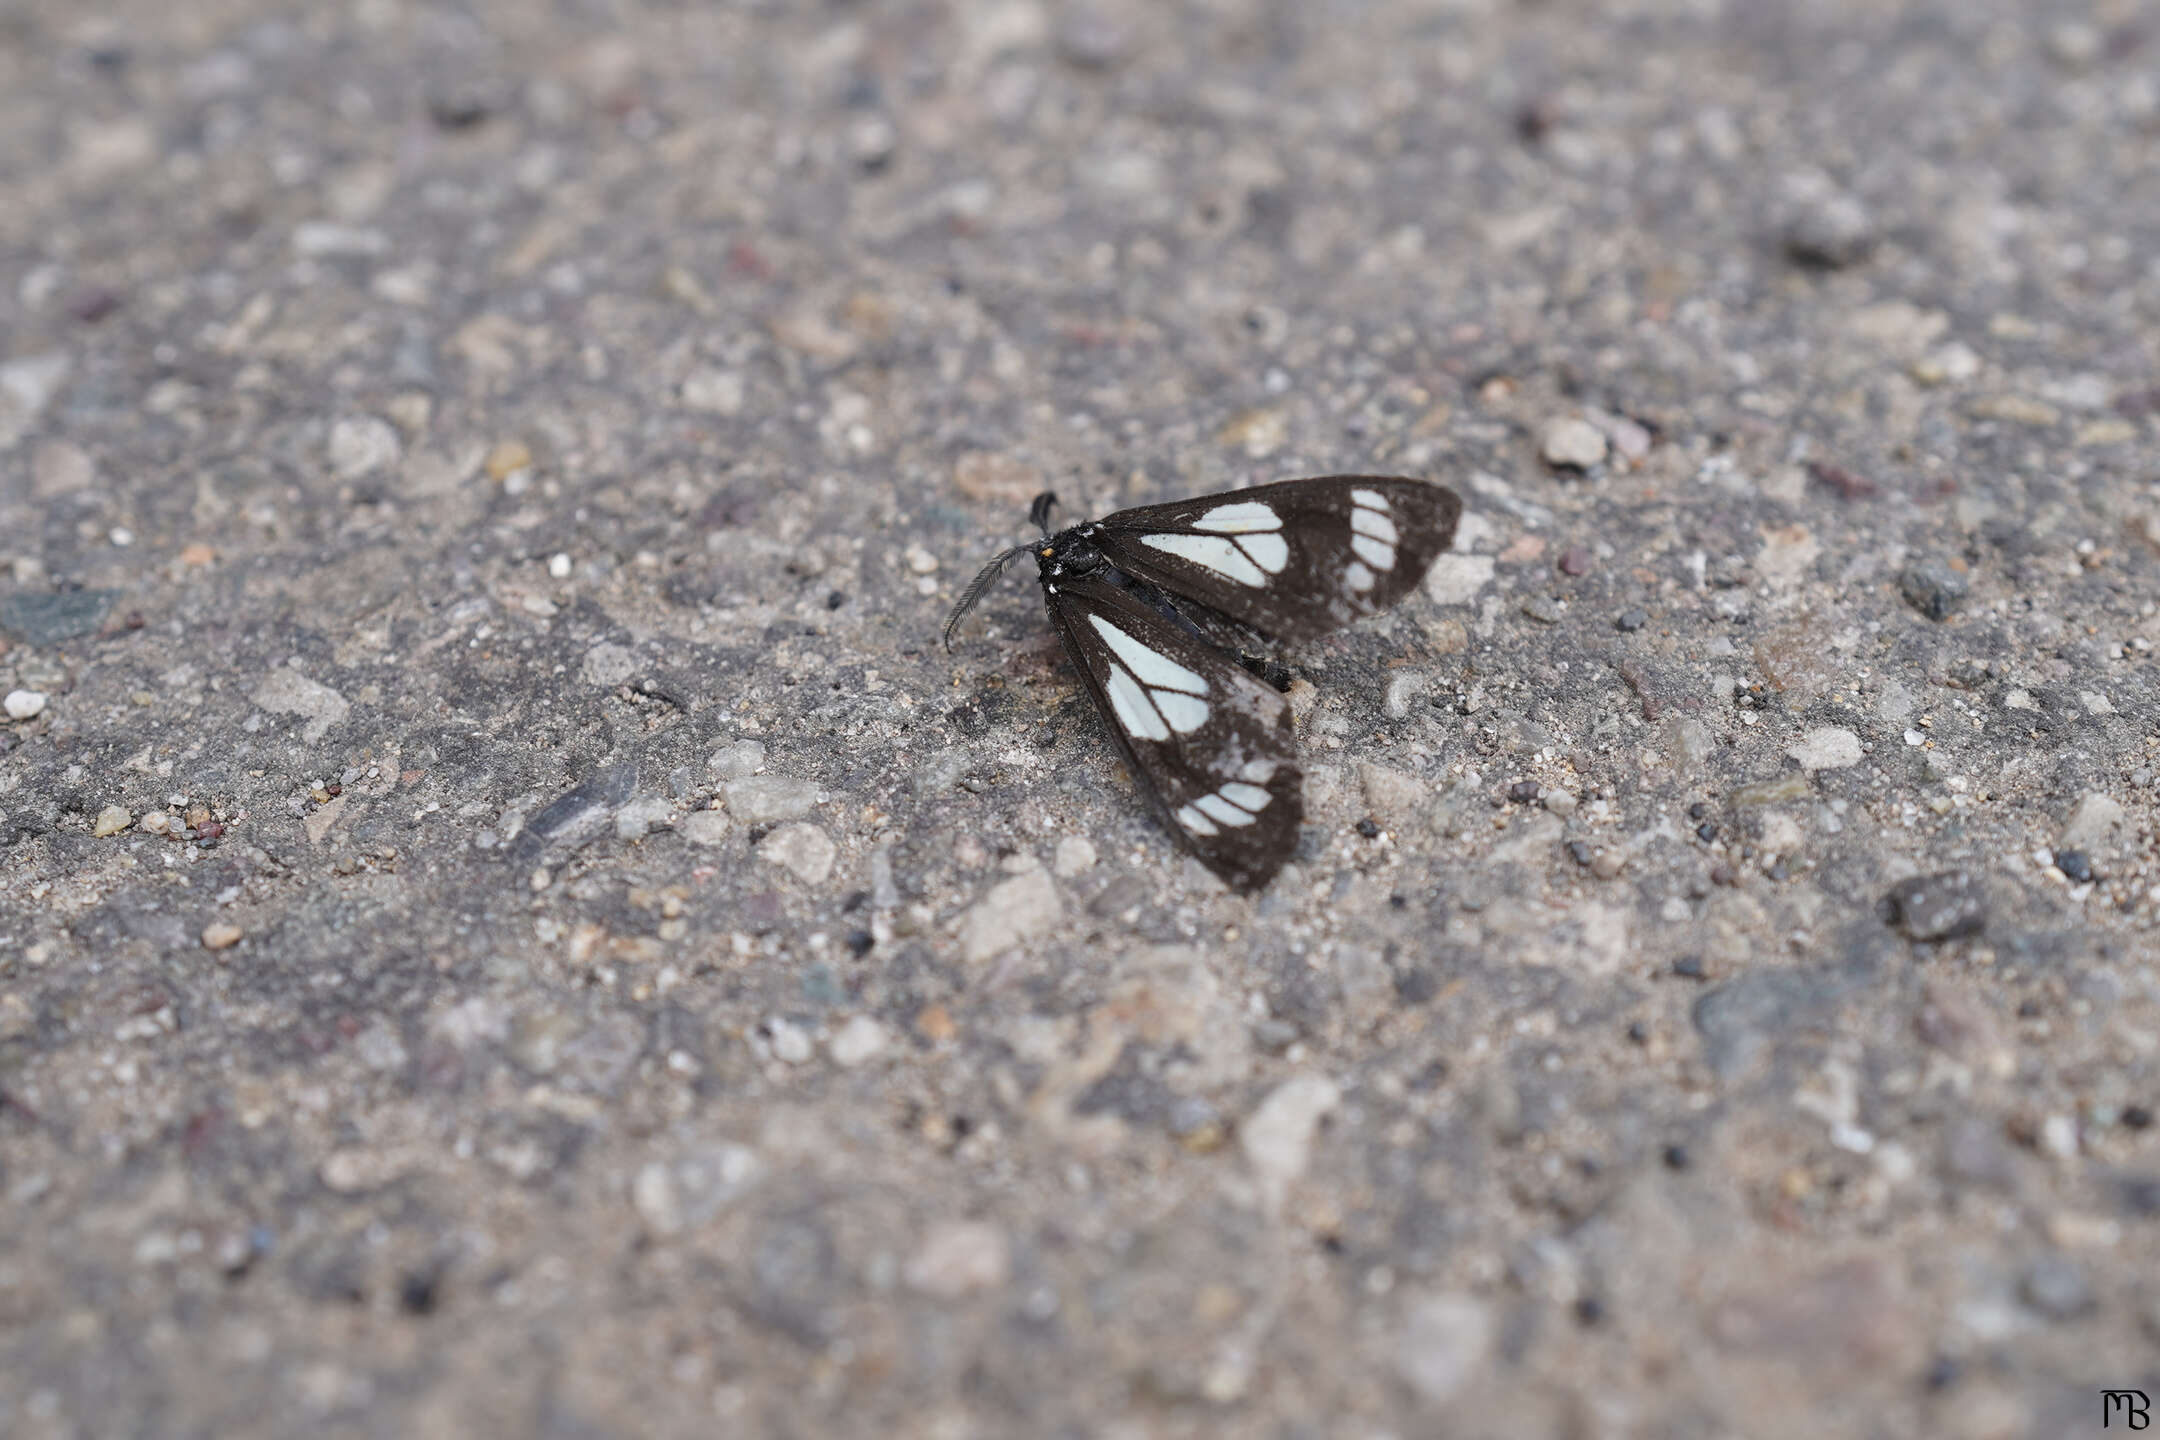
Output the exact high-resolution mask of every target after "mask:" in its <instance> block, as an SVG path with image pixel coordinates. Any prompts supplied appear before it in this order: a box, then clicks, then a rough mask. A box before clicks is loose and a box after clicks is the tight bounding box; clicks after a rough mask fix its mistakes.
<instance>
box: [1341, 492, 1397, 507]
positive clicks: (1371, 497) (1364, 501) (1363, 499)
mask: <svg viewBox="0 0 2160 1440" xmlns="http://www.w3.org/2000/svg"><path fill="white" fill-rule="evenodd" d="M1350 500H1351V503H1352V504H1355V505H1363V506H1365V507H1366V508H1367V509H1370V510H1385V509H1387V508H1388V503H1387V496H1385V495H1382V494H1381V493H1380V492H1379V491H1377V490H1352V491H1351V492H1350Z"/></svg>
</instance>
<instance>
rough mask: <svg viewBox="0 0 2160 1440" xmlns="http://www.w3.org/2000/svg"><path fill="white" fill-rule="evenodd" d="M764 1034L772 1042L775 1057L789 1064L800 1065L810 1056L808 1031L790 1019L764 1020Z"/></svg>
mask: <svg viewBox="0 0 2160 1440" xmlns="http://www.w3.org/2000/svg"><path fill="white" fill-rule="evenodd" d="M765 1035H766V1038H767V1039H768V1040H769V1041H770V1042H771V1044H772V1053H773V1055H774V1057H775V1058H776V1059H779V1060H782V1061H785V1062H786V1063H787V1064H790V1065H800V1064H802V1063H803V1061H805V1060H808V1059H809V1058H810V1054H811V1051H810V1032H809V1031H807V1030H805V1029H803V1027H802V1026H800V1025H797V1024H796V1023H795V1022H794V1021H792V1020H781V1019H778V1018H775V1019H772V1020H768V1021H766V1022H765Z"/></svg>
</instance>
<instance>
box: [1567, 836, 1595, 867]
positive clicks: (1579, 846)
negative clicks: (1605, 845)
mask: <svg viewBox="0 0 2160 1440" xmlns="http://www.w3.org/2000/svg"><path fill="white" fill-rule="evenodd" d="M1567 853H1568V855H1569V857H1570V858H1572V859H1573V860H1574V861H1575V863H1576V864H1577V865H1588V864H1589V863H1590V862H1591V861H1592V860H1594V859H1596V858H1597V855H1596V853H1595V852H1594V851H1592V850H1591V848H1590V842H1589V841H1587V840H1570V841H1568V847H1567Z"/></svg>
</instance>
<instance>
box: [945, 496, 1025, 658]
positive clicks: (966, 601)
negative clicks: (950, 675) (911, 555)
mask: <svg viewBox="0 0 2160 1440" xmlns="http://www.w3.org/2000/svg"><path fill="white" fill-rule="evenodd" d="M1037 503H1038V504H1040V503H1041V502H1040V501H1038V502H1037ZM1033 548H1035V547H1034V546H1033V545H1032V544H1028V545H1015V546H1013V547H1012V549H1010V550H1007V551H1005V552H1004V553H1003V554H1001V555H999V556H998V557H997V559H995V560H992V561H991V562H990V563H989V564H988V565H985V566H983V568H982V573H981V574H979V575H977V576H976V577H975V578H974V579H973V580H970V581H968V587H967V589H965V590H963V591H961V592H960V603H959V604H957V605H955V606H953V608H952V614H950V615H948V616H946V617H945V648H946V650H947V651H950V650H951V649H952V637H953V632H954V631H955V630H958V629H959V628H960V622H961V621H962V620H965V619H967V613H968V611H970V610H972V609H974V608H975V602H976V601H978V600H980V599H982V597H983V592H984V591H986V590H988V589H989V588H990V587H991V586H992V585H994V584H996V583H997V578H998V576H999V574H1001V573H1002V572H1003V571H1004V569H1005V566H1006V564H1007V563H1008V562H1010V561H1011V559H1012V558H1013V556H1015V555H1018V554H1019V553H1020V552H1021V551H1023V550H1032V549H1033Z"/></svg>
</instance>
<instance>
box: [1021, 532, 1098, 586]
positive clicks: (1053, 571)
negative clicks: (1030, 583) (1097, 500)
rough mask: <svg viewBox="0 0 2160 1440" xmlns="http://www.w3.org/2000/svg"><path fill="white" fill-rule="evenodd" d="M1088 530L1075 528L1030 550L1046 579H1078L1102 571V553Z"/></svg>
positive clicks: (1036, 544) (1053, 536)
mask: <svg viewBox="0 0 2160 1440" xmlns="http://www.w3.org/2000/svg"><path fill="white" fill-rule="evenodd" d="M1087 528H1088V527H1086V526H1085V525H1075V526H1073V527H1072V528H1071V529H1070V530H1060V531H1059V532H1058V533H1057V534H1055V535H1052V536H1051V537H1049V538H1048V539H1047V540H1039V541H1037V542H1036V543H1035V544H1034V545H1032V546H1031V547H1029V548H1030V549H1032V550H1033V551H1034V552H1035V568H1036V569H1037V570H1039V571H1041V572H1042V578H1043V579H1044V580H1076V579H1078V578H1079V577H1080V576H1082V575H1088V574H1092V573H1093V572H1095V571H1097V570H1100V569H1101V568H1102V564H1103V554H1102V551H1101V550H1100V549H1098V548H1097V547H1096V545H1095V542H1094V541H1093V540H1091V539H1089V538H1088V535H1087Z"/></svg>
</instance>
